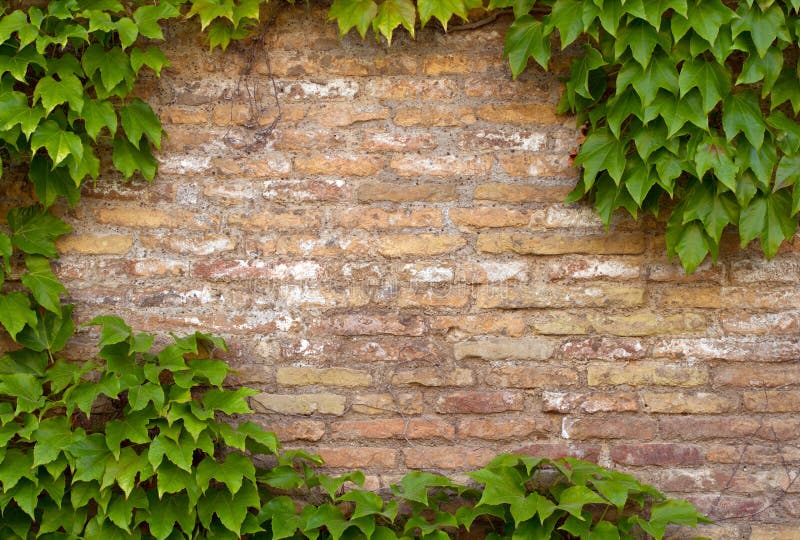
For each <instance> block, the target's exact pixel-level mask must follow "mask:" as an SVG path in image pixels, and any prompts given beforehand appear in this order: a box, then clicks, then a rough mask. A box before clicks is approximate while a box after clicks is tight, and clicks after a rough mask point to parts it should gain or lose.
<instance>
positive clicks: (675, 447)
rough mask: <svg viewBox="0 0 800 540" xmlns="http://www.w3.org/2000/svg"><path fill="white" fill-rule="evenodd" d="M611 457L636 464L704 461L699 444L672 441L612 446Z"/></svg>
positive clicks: (673, 463) (684, 464)
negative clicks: (673, 442) (674, 442)
mask: <svg viewBox="0 0 800 540" xmlns="http://www.w3.org/2000/svg"><path fill="white" fill-rule="evenodd" d="M611 459H612V460H613V461H614V462H615V463H619V464H622V465H635V466H642V465H659V466H661V467H675V466H687V465H702V464H703V463H704V458H703V451H702V449H701V448H700V447H699V446H695V445H684V444H672V443H647V444H619V445H615V446H613V447H612V448H611Z"/></svg>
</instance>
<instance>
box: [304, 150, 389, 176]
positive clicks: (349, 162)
mask: <svg viewBox="0 0 800 540" xmlns="http://www.w3.org/2000/svg"><path fill="white" fill-rule="evenodd" d="M294 166H295V169H296V170H297V172H299V173H302V174H325V175H344V176H371V175H373V174H375V173H377V172H378V171H380V170H381V169H382V168H383V158H381V157H379V156H374V155H367V154H364V155H342V154H336V155H324V154H312V155H303V156H300V157H297V158H295V160H294Z"/></svg>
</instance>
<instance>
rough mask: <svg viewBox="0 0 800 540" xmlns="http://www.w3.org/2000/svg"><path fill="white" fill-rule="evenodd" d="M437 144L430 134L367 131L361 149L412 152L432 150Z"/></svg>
mask: <svg viewBox="0 0 800 540" xmlns="http://www.w3.org/2000/svg"><path fill="white" fill-rule="evenodd" d="M437 146H438V144H437V143H436V139H435V138H434V137H433V135H431V134H430V133H397V132H395V131H368V132H367V133H365V134H364V140H363V142H362V143H361V149H362V150H365V151H370V152H384V151H391V152H412V151H415V150H432V149H434V148H436V147H437Z"/></svg>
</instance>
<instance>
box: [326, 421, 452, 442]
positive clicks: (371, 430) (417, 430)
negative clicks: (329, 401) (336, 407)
mask: <svg viewBox="0 0 800 540" xmlns="http://www.w3.org/2000/svg"><path fill="white" fill-rule="evenodd" d="M332 435H333V436H334V437H335V438H339V439H353V440H360V439H405V438H408V439H447V440H452V439H454V438H455V428H454V427H453V426H452V424H449V423H447V422H445V421H444V420H442V419H441V418H432V417H422V418H409V419H408V420H407V421H406V420H404V419H402V418H390V419H376V420H348V421H343V422H337V423H335V424H333V427H332Z"/></svg>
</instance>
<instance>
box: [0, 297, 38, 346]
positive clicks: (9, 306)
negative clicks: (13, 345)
mask: <svg viewBox="0 0 800 540" xmlns="http://www.w3.org/2000/svg"><path fill="white" fill-rule="evenodd" d="M0 323H2V325H3V328H5V329H6V332H8V334H9V335H10V336H11V338H12V339H14V340H16V339H17V334H19V333H20V331H21V330H22V329H23V328H24V327H25V325H26V324H29V325H31V326H35V325H36V312H34V311H33V310H32V309H31V303H30V300H28V297H27V296H25V295H24V294H22V293H19V292H14V293H9V294H0Z"/></svg>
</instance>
